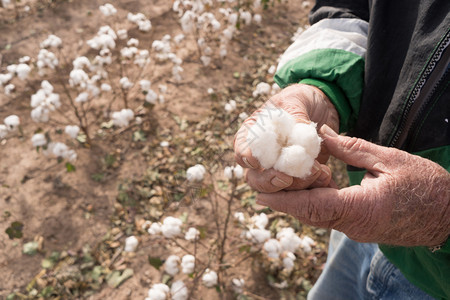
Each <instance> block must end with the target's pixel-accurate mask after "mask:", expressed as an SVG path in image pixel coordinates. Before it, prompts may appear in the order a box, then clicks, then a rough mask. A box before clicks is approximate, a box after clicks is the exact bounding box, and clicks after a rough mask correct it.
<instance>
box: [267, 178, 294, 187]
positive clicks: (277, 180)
mask: <svg viewBox="0 0 450 300" xmlns="http://www.w3.org/2000/svg"><path fill="white" fill-rule="evenodd" d="M270 183H272V184H273V185H274V186H276V187H279V188H285V187H288V186H289V185H290V183H289V182H286V181H284V180H283V179H281V178H279V177H277V176H275V177H274V178H272V180H271V181H270Z"/></svg>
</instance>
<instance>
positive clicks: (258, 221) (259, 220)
mask: <svg viewBox="0 0 450 300" xmlns="http://www.w3.org/2000/svg"><path fill="white" fill-rule="evenodd" d="M251 220H252V223H253V224H254V225H255V226H256V227H258V228H259V229H264V228H266V226H267V224H269V218H268V217H267V215H266V214H265V213H260V214H259V215H254V216H253V217H252V219H251Z"/></svg>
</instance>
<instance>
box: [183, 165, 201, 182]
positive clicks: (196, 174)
mask: <svg viewBox="0 0 450 300" xmlns="http://www.w3.org/2000/svg"><path fill="white" fill-rule="evenodd" d="M205 173H206V169H205V167H204V166H202V165H200V164H197V165H195V166H193V167H190V168H188V169H187V171H186V178H187V180H188V181H190V182H193V181H202V180H203V176H204V175H205Z"/></svg>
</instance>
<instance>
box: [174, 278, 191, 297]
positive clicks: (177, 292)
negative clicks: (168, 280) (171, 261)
mask: <svg viewBox="0 0 450 300" xmlns="http://www.w3.org/2000/svg"><path fill="white" fill-rule="evenodd" d="M170 295H171V296H172V298H171V300H187V299H188V297H189V291H188V289H187V287H186V285H185V284H184V282H183V281H181V280H177V281H175V282H174V283H172V286H171V287H170Z"/></svg>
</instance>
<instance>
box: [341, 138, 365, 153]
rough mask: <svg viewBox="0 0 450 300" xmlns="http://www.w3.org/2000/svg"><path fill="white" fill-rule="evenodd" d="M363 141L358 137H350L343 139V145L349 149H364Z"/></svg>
mask: <svg viewBox="0 0 450 300" xmlns="http://www.w3.org/2000/svg"><path fill="white" fill-rule="evenodd" d="M364 145H365V141H364V140H363V139H360V138H355V137H351V138H348V139H346V140H345V141H344V143H343V146H344V148H345V149H348V150H350V151H361V150H364Z"/></svg>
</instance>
